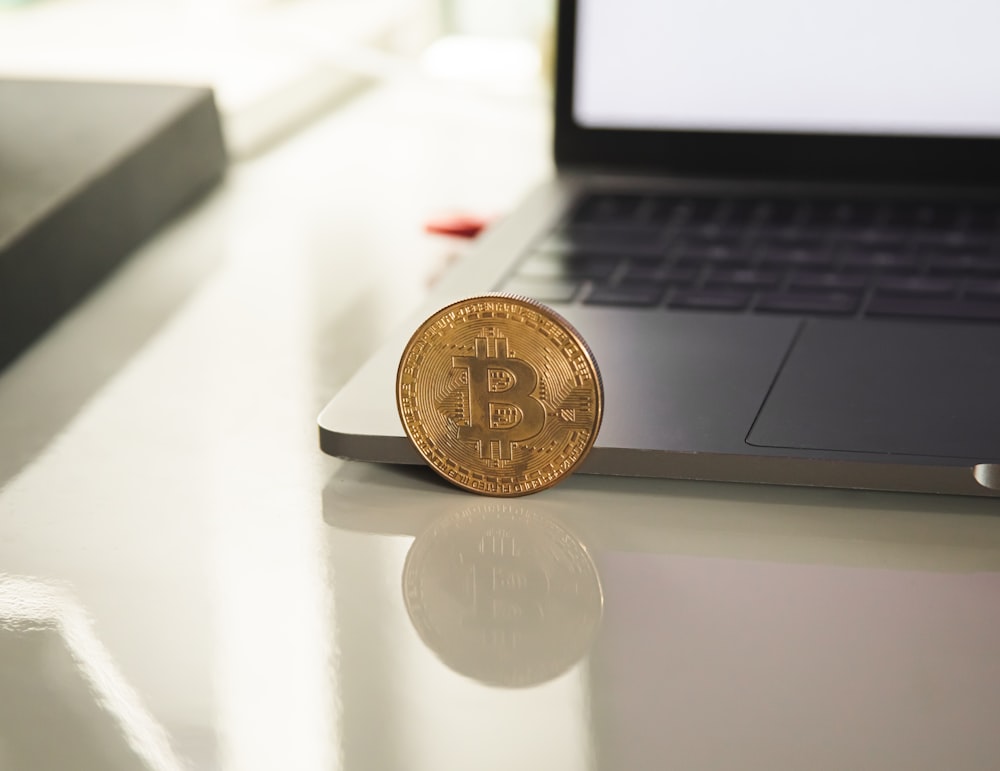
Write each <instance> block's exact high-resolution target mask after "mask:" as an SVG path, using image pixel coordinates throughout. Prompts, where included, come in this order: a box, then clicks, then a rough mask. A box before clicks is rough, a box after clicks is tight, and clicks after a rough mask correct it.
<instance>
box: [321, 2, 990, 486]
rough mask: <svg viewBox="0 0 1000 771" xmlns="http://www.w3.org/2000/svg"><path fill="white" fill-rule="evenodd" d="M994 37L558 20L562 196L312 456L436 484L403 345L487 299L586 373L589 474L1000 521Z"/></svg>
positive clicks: (962, 30) (520, 226)
mask: <svg viewBox="0 0 1000 771" xmlns="http://www.w3.org/2000/svg"><path fill="white" fill-rule="evenodd" d="M966 6H967V7H966ZM997 28H1000V6H997V5H995V4H990V3H970V4H966V5H961V6H959V5H956V4H955V3H953V2H950V3H946V2H944V1H943V0H929V1H928V2H925V3H921V4H919V6H913V5H906V6H903V5H901V4H900V3H899V2H897V1H896V0H864V2H862V1H861V0H845V1H844V2H837V3H831V2H827V3H823V4H808V5H807V6H804V5H802V4H798V3H792V2H789V0H758V1H757V2H754V3H739V2H735V0H731V1H727V2H723V3H721V4H706V3H695V2H690V1H688V2H669V3H665V2H662V1H661V0H562V1H561V2H560V4H559V16H558V56H557V60H558V61H557V78H556V79H557V84H556V98H555V159H556V165H557V169H558V171H557V174H556V175H555V177H554V178H553V179H551V180H550V181H548V182H547V183H545V184H544V185H543V186H542V187H541V188H540V189H538V190H537V191H535V192H534V193H533V194H532V195H531V196H530V197H529V198H528V200H526V201H525V202H524V204H523V205H522V206H521V207H520V208H519V209H518V210H517V211H516V212H514V213H513V214H511V215H510V216H509V217H507V218H506V219H505V220H504V221H503V222H501V223H499V224H498V225H497V226H495V227H494V228H491V229H490V231H489V232H488V233H487V234H486V235H485V236H484V237H483V238H482V239H481V242H480V243H479V244H478V245H477V248H476V250H475V251H474V252H473V253H472V254H471V255H469V256H468V257H467V258H466V259H464V260H463V261H462V262H461V263H460V264H458V265H457V266H455V268H454V269H453V270H452V271H451V272H449V273H448V274H447V275H446V277H445V278H444V279H442V280H441V281H440V282H439V284H438V286H437V287H436V288H435V290H434V293H433V294H432V296H431V297H429V298H428V300H427V302H426V304H425V305H424V306H423V307H422V308H421V309H420V311H419V312H418V314H417V316H416V317H415V318H414V319H413V320H412V323H411V324H409V325H406V326H405V327H404V328H402V329H400V330H399V331H398V332H397V334H396V335H395V336H393V337H392V338H391V339H389V340H388V341H386V343H385V344H384V345H383V346H382V347H381V348H380V349H379V350H378V351H377V352H375V353H374V355H373V357H372V358H371V359H370V360H369V361H368V362H367V363H366V364H365V365H364V366H363V368H362V369H361V370H360V371H359V372H358V373H357V374H356V375H355V377H354V378H353V379H352V380H350V381H349V383H348V384H347V385H346V386H345V387H344V388H343V390H342V391H341V392H340V393H339V394H337V395H336V397H335V398H334V399H333V400H332V401H331V402H330V404H329V405H327V407H326V408H325V409H324V411H323V412H322V414H321V415H320V418H319V427H320V444H321V447H322V448H323V450H324V451H326V452H328V453H330V454H332V455H336V456H339V457H344V458H353V459H358V460H366V461H382V462H391V463H419V462H421V460H420V457H419V455H418V454H417V452H416V450H415V449H413V448H412V447H411V446H410V444H409V441H408V440H407V439H406V437H405V435H404V433H403V430H402V427H401V425H400V422H399V419H398V416H397V413H396V407H395V397H394V385H395V374H396V367H397V365H398V361H399V356H400V354H401V352H402V349H403V346H404V345H405V343H406V341H407V340H408V338H409V336H410V334H411V333H412V331H413V329H415V328H416V325H417V323H418V322H419V321H420V320H422V319H423V318H424V317H426V316H427V315H428V314H429V313H430V312H432V311H434V310H436V309H438V308H440V307H442V306H444V305H446V304H447V303H449V302H451V301H454V300H456V299H460V298H462V297H464V296H469V295H473V294H481V293H484V292H488V291H497V292H510V293H514V294H519V295H523V296H527V297H531V298H534V299H537V300H539V301H541V302H544V303H546V304H548V305H550V306H551V307H553V308H554V309H555V310H557V311H558V312H559V313H561V314H562V315H564V316H565V317H566V318H567V319H568V320H569V321H570V322H571V323H572V324H573V325H574V326H575V327H576V328H577V329H578V330H579V331H580V332H581V333H582V335H583V336H584V337H585V339H586V340H587V341H588V343H589V344H590V346H591V348H592V350H593V352H594V355H595V357H596V360H597V362H598V364H599V366H600V368H601V372H602V375H603V379H604V386H605V415H604V422H603V425H602V428H601V432H600V434H599V436H598V437H597V442H596V444H595V446H594V448H593V450H592V451H591V453H590V455H589V456H588V457H587V459H586V461H585V462H584V464H583V465H582V467H581V471H582V472H583V473H592V474H610V475H625V476H651V477H671V478H681V479H703V480H723V481H739V482H758V483H774V484H790V485H808V486H828V487H844V488H858V489H882V490H901V491H902V490H905V491H916V492H931V493H949V494H967V495H992V496H1000V99H998V98H997V90H996V79H997V77H998V76H1000V48H998V47H997V46H996V45H995V41H994V39H993V32H992V31H993V30H996V29H997Z"/></svg>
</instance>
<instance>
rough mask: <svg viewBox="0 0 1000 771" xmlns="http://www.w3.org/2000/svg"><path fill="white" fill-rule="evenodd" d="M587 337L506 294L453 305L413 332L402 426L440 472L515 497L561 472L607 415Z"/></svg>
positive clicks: (400, 393) (585, 448) (400, 395)
mask: <svg viewBox="0 0 1000 771" xmlns="http://www.w3.org/2000/svg"><path fill="white" fill-rule="evenodd" d="M603 396H604V395H603V390H602V386H601V375H600V372H599V371H598V369H597V364H596V362H595V361H594V357H593V355H592V354H591V352H590V349H589V348H588V347H587V344H586V343H585V342H584V341H583V338H582V337H580V335H579V333H577V331H576V330H575V329H573V327H572V326H570V324H569V322H567V321H566V320H565V319H563V318H562V317H561V316H559V315H558V314H557V313H555V312H554V311H552V310H551V309H549V308H546V307H545V306H544V305H541V304H539V303H536V302H534V301H532V300H526V299H524V298H521V297H513V296H509V295H485V296H482V297H473V298H470V299H468V300H462V301H460V302H456V303H453V304H451V305H449V306H448V307H446V308H442V309H441V310H439V311H438V312H437V313H435V314H433V315H432V316H431V317H430V318H429V319H427V321H425V322H424V323H423V324H422V325H421V326H420V328H419V329H418V330H417V331H416V333H414V335H413V337H412V338H410V342H409V343H408V344H407V346H406V349H405V350H404V351H403V356H402V359H400V362H399V371H398V372H397V375H396V406H397V407H398V409H399V416H400V419H401V420H402V422H403V428H404V429H405V431H406V433H407V435H408V436H409V437H410V439H411V440H412V441H413V443H414V445H415V446H416V448H417V450H418V451H419V452H420V454H421V455H422V456H423V457H424V459H425V460H426V461H427V463H428V464H429V465H430V467H431V468H433V469H434V470H435V471H436V472H437V473H439V474H440V475H441V476H443V477H444V478H445V479H447V480H449V481H450V482H452V483H454V484H456V485H458V486H459V487H461V488H464V489H466V490H471V491H473V492H476V493H481V494H483V495H497V496H515V495H526V494H527V493H533V492H537V491H539V490H544V489H546V488H548V487H551V486H552V485H554V484H556V483H557V482H559V481H560V480H561V479H564V478H565V477H566V476H568V475H569V474H570V473H572V472H573V470H574V469H575V468H576V467H577V466H578V465H579V464H580V462H581V461H583V459H584V458H585V457H586V456H587V453H588V452H589V451H590V448H591V447H592V446H593V444H594V440H595V439H596V437H597V431H598V429H599V428H600V425H601V416H602V413H603Z"/></svg>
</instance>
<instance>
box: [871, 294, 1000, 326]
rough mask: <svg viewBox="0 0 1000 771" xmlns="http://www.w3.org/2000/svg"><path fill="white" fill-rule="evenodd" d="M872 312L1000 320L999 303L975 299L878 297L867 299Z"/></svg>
mask: <svg viewBox="0 0 1000 771" xmlns="http://www.w3.org/2000/svg"><path fill="white" fill-rule="evenodd" d="M866 312H867V314H868V315H869V316H908V317H915V318H926V319H953V320H955V321H1000V303H994V302H980V301H975V300H961V301H960V300H950V299H949V300H934V299H924V298H903V297H875V298H873V299H872V300H871V302H869V303H868V308H867V311H866Z"/></svg>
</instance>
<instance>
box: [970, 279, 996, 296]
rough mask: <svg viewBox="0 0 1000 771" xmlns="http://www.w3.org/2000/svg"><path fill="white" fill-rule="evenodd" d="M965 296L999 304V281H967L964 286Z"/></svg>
mask: <svg viewBox="0 0 1000 771" xmlns="http://www.w3.org/2000/svg"><path fill="white" fill-rule="evenodd" d="M965 296H966V297H972V298H974V299H976V300H988V301H990V302H1000V280H994V281H983V280H977V279H969V281H968V283H966V285H965Z"/></svg>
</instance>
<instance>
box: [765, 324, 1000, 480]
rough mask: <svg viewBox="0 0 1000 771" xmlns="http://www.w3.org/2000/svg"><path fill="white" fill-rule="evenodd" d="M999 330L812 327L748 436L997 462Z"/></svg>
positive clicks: (778, 443)
mask: <svg viewBox="0 0 1000 771" xmlns="http://www.w3.org/2000/svg"><path fill="white" fill-rule="evenodd" d="M998 394H1000V327H995V326H991V327H983V326H973V325H965V324H955V325H943V324H934V325H932V324H922V323H896V322H871V323H868V322H865V323H861V324H859V323H856V322H837V321H811V322H808V323H807V324H806V325H805V327H804V329H803V331H802V334H801V336H800V337H799V339H798V341H797V342H796V344H795V346H794V348H793V349H792V351H791V353H790V355H789V356H788V358H787V360H786V361H785V364H784V365H783V367H782V369H781V371H780V373H779V374H778V378H777V380H776V381H775V383H774V386H773V388H772V389H771V392H770V393H769V394H768V397H767V399H766V401H765V402H764V406H763V407H762V408H761V411H760V414H759V415H758V417H757V420H756V422H755V423H754V426H753V428H752V429H751V431H750V434H749V436H748V437H747V442H748V443H749V444H752V445H758V446H763V447H787V448H797V449H814V450H841V451H848V452H867V453H894V454H901V455H926V456H936V457H954V458H968V459H970V460H976V461H995V460H1000V396H998Z"/></svg>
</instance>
